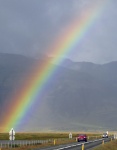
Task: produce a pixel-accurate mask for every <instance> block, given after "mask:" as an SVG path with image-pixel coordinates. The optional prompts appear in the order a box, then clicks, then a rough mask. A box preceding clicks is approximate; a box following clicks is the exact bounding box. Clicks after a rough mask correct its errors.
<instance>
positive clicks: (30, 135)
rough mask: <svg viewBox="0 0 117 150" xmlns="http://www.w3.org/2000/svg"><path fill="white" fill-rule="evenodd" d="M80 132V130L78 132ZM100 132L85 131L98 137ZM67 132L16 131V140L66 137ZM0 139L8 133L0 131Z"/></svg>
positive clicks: (5, 138)
mask: <svg viewBox="0 0 117 150" xmlns="http://www.w3.org/2000/svg"><path fill="white" fill-rule="evenodd" d="M78 133H82V132H78ZM78 133H72V136H73V137H76V136H77V134H78ZM100 135H101V134H98V133H97V134H94V133H87V136H89V137H96V136H97V137H98V136H100ZM68 137H69V133H16V135H15V139H16V140H46V139H58V138H68ZM0 140H9V134H8V133H0Z"/></svg>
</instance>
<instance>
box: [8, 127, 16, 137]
mask: <svg viewBox="0 0 117 150" xmlns="http://www.w3.org/2000/svg"><path fill="white" fill-rule="evenodd" d="M9 135H11V136H13V135H15V131H14V130H13V128H12V129H11V130H10V132H9Z"/></svg>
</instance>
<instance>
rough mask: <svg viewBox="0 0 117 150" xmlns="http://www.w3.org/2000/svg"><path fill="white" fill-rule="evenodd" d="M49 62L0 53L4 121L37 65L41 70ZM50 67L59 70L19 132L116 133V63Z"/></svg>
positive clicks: (0, 107) (66, 62)
mask: <svg viewBox="0 0 117 150" xmlns="http://www.w3.org/2000/svg"><path fill="white" fill-rule="evenodd" d="M47 59H48V58H47V57H44V56H43V57H41V56H40V57H39V58H38V59H37V58H36V59H35V58H31V57H26V56H22V55H16V54H4V53H0V116H1V117H0V118H1V119H0V120H1V121H2V115H3V114H4V111H5V108H6V106H8V105H9V107H10V102H9V99H10V97H11V95H12V94H11V93H14V92H15V91H18V90H19V89H20V88H21V87H22V86H23V83H24V81H25V80H28V78H27V75H30V71H31V69H32V68H33V67H34V65H35V63H36V62H37V61H38V63H39V66H40V65H41V63H43V62H46V61H47ZM51 65H53V66H54V67H55V66H56V68H57V69H56V71H55V72H54V74H53V76H52V77H51V79H50V81H49V83H48V85H47V86H46V87H45V88H44V91H43V96H42V98H41V100H39V102H38V103H35V104H34V105H33V106H32V107H31V108H30V113H29V115H28V116H27V117H26V119H25V120H24V121H23V122H21V123H20V127H19V131H40V130H41V131H78V130H79V131H80V130H85V131H91V130H116V128H117V127H116V124H117V120H116V119H117V117H116V114H117V109H116V108H117V69H116V68H117V61H114V62H110V63H107V64H94V63H92V62H73V61H72V60H70V59H65V60H64V61H63V63H62V64H51ZM37 67H38V66H37Z"/></svg>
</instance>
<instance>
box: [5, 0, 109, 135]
mask: <svg viewBox="0 0 117 150" xmlns="http://www.w3.org/2000/svg"><path fill="white" fill-rule="evenodd" d="M106 3H107V1H103V2H99V3H96V4H95V5H92V6H91V7H90V9H87V10H86V11H85V13H83V14H81V16H80V17H78V18H77V17H75V19H73V20H72V21H71V24H70V25H68V27H67V28H66V30H65V31H64V33H63V34H61V35H59V37H58V38H56V39H57V40H56V41H55V42H54V44H52V46H50V48H49V52H50V54H53V55H54V56H55V57H52V58H51V59H50V60H47V61H46V62H45V63H43V64H41V66H40V67H37V66H38V63H37V64H35V66H36V67H34V68H33V69H32V71H31V73H30V75H29V77H28V79H27V81H26V83H24V86H23V87H22V88H21V89H19V90H18V94H16V95H13V96H12V97H11V99H13V104H12V107H10V109H9V111H8V114H9V115H6V116H5V117H4V124H3V125H4V129H3V130H2V131H3V132H8V131H9V130H10V129H11V128H14V129H15V127H16V126H18V124H19V123H20V122H21V121H22V119H23V118H25V117H26V114H27V113H28V111H29V110H30V107H31V106H32V105H33V104H34V103H37V101H40V97H41V96H40V95H41V93H42V92H44V87H46V85H47V84H48V82H49V81H50V80H51V78H52V77H53V76H54V73H55V72H56V70H57V67H56V65H51V62H52V63H57V64H61V63H62V62H63V61H64V58H63V57H61V56H64V55H67V54H69V53H70V52H72V50H73V48H74V46H76V45H78V44H79V43H80V41H81V40H82V39H83V37H84V36H85V34H86V33H87V32H88V30H89V29H90V27H91V26H92V25H93V24H94V23H95V21H96V20H97V18H98V17H100V15H101V13H102V11H103V10H104V8H105V6H106ZM29 81H30V82H29ZM37 97H38V98H37Z"/></svg>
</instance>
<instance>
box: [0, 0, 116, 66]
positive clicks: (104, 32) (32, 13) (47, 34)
mask: <svg viewBox="0 0 117 150" xmlns="http://www.w3.org/2000/svg"><path fill="white" fill-rule="evenodd" d="M94 2H96V1H94V0H10V1H9V0H1V1H0V20H1V25H0V52H7V53H18V54H25V55H31V56H35V55H37V54H39V53H40V52H41V53H48V51H47V50H48V47H49V46H50V45H52V43H54V40H55V38H56V37H57V36H58V35H59V34H60V33H61V32H62V31H63V30H64V29H65V28H66V27H67V26H68V25H69V24H70V23H71V20H72V19H73V18H74V17H75V16H79V15H80V13H81V12H82V11H85V9H86V8H87V7H89V8H90V6H91V5H92V3H94ZM109 4H110V5H108V6H107V7H106V9H105V11H104V12H103V13H102V14H101V15H100V17H99V19H97V21H96V22H95V23H94V25H93V26H92V27H91V29H90V32H87V34H86V35H85V37H84V38H83V40H82V41H81V43H80V44H79V45H77V46H76V50H73V53H70V55H68V56H67V57H70V58H72V59H73V60H76V61H93V62H96V63H104V62H108V61H112V60H116V59H117V56H116V54H117V53H116V51H115V49H116V47H117V45H116V39H117V36H116V35H117V34H116V33H117V29H116V26H117V21H116V16H117V11H116V6H117V2H115V1H114V0H112V1H110V3H109Z"/></svg>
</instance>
